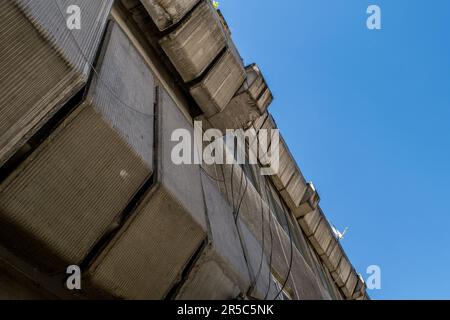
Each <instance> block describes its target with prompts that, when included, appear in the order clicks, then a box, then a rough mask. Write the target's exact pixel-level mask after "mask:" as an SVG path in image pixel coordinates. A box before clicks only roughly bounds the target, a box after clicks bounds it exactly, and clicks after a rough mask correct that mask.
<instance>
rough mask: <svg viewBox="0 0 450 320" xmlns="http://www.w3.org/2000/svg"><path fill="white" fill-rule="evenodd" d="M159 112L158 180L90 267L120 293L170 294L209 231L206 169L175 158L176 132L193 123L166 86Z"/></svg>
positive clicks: (100, 284)
mask: <svg viewBox="0 0 450 320" xmlns="http://www.w3.org/2000/svg"><path fill="white" fill-rule="evenodd" d="M159 111H160V113H159V115H158V119H159V120H158V127H159V130H158V141H159V147H160V149H159V152H158V155H159V158H158V173H157V175H158V177H159V178H158V181H155V183H156V184H155V185H154V187H153V188H154V189H153V190H152V191H151V192H150V194H148V195H147V196H146V198H145V200H144V202H143V203H142V205H141V206H140V207H139V208H138V209H137V211H136V212H134V213H133V214H132V217H131V218H130V220H129V221H128V222H127V225H126V226H125V227H124V228H123V229H122V232H121V233H120V234H118V235H117V236H116V237H115V238H114V240H113V241H112V242H111V243H110V244H109V245H108V247H107V248H106V249H105V251H104V252H103V253H102V255H101V256H100V257H99V258H98V259H97V261H96V262H95V264H94V266H93V268H92V269H91V270H90V274H91V281H92V285H93V286H94V287H96V288H99V289H101V290H102V291H104V292H106V293H108V294H110V295H112V296H114V297H118V298H125V299H161V298H164V297H165V296H166V295H167V293H168V292H169V291H170V289H171V288H172V287H173V286H174V285H175V284H176V283H177V282H178V281H179V280H180V277H181V273H182V272H183V270H184V267H185V266H186V264H187V263H188V262H189V260H190V259H191V258H192V256H193V255H194V253H195V252H196V251H197V250H198V249H199V247H200V246H201V244H202V242H203V241H204V239H205V238H206V236H207V233H206V230H207V226H206V218H205V208H204V204H203V192H202V186H201V180H200V168H199V166H195V165H180V166H177V165H175V164H173V162H172V160H171V151H172V147H173V146H174V145H175V143H171V134H172V132H173V131H174V130H175V129H182V128H183V129H186V130H188V131H189V132H190V133H191V134H193V128H192V125H191V124H190V123H189V122H188V121H187V119H186V118H185V117H184V116H183V114H182V113H181V111H180V110H179V109H178V108H177V107H176V105H175V104H174V102H173V101H172V100H171V99H170V97H169V96H168V94H167V93H166V92H165V91H161V97H160V108H159Z"/></svg>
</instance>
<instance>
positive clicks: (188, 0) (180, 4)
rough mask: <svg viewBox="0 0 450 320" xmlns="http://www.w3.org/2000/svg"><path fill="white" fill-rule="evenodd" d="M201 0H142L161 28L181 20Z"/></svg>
mask: <svg viewBox="0 0 450 320" xmlns="http://www.w3.org/2000/svg"><path fill="white" fill-rule="evenodd" d="M198 1H199V0H141V2H142V4H143V5H144V7H145V9H146V10H147V11H148V13H149V14H150V17H152V19H153V21H154V22H155V24H156V25H157V27H158V29H159V30H161V31H162V30H165V29H167V28H168V27H170V26H172V25H173V24H175V23H177V22H179V21H180V20H181V19H182V18H183V17H184V16H185V15H186V14H187V13H188V12H189V10H191V9H192V8H193V7H194V5H195V4H196V3H197V2H198Z"/></svg>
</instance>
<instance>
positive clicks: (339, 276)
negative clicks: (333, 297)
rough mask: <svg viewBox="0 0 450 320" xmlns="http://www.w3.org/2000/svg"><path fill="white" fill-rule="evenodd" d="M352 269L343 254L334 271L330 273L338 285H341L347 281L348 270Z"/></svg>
mask: <svg viewBox="0 0 450 320" xmlns="http://www.w3.org/2000/svg"><path fill="white" fill-rule="evenodd" d="M351 270H352V266H351V264H350V262H349V261H348V259H347V257H346V256H345V255H344V256H343V257H342V259H341V261H340V262H339V266H338V268H337V270H336V271H333V272H332V273H331V275H332V276H333V279H334V281H336V284H337V285H338V286H339V287H343V286H344V285H345V283H346V282H347V279H348V277H349V276H350V272H351Z"/></svg>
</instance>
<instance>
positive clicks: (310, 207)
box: [293, 183, 320, 219]
mask: <svg viewBox="0 0 450 320" xmlns="http://www.w3.org/2000/svg"><path fill="white" fill-rule="evenodd" d="M319 202H320V196H319V194H318V193H317V190H316V188H315V187H314V185H313V184H312V183H307V184H306V190H305V191H304V193H303V197H302V199H301V201H300V204H299V206H298V207H295V208H294V209H293V211H294V215H295V216H296V218H297V219H299V218H301V217H303V216H304V215H306V214H308V213H310V212H313V211H314V210H316V209H317V208H318V205H319Z"/></svg>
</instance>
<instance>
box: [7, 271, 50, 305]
mask: <svg viewBox="0 0 450 320" xmlns="http://www.w3.org/2000/svg"><path fill="white" fill-rule="evenodd" d="M51 298H52V297H50V296H49V295H46V294H44V293H42V292H40V290H39V288H38V287H36V286H33V285H32V284H31V283H30V281H26V280H24V279H21V278H20V275H19V274H18V273H14V274H10V273H8V272H5V270H3V269H0V300H44V299H51Z"/></svg>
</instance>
